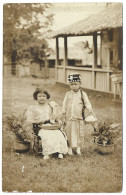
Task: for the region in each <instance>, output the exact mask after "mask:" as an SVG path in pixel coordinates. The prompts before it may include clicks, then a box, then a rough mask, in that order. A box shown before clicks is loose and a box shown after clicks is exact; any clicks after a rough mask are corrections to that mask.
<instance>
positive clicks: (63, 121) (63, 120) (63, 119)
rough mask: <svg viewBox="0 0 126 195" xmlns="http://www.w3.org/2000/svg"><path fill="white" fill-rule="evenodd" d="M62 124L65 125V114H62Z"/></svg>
mask: <svg viewBox="0 0 126 195" xmlns="http://www.w3.org/2000/svg"><path fill="white" fill-rule="evenodd" d="M62 124H63V125H66V114H63V116H62Z"/></svg>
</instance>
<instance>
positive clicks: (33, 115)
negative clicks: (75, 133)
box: [27, 101, 68, 155]
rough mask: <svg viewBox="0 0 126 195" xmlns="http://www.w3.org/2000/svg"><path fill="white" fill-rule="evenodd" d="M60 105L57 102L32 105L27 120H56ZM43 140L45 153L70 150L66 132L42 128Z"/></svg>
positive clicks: (40, 132)
mask: <svg viewBox="0 0 126 195" xmlns="http://www.w3.org/2000/svg"><path fill="white" fill-rule="evenodd" d="M58 110H59V108H58V105H57V104H56V103H55V102H53V101H52V102H50V103H48V104H45V105H42V106H41V105H39V104H37V105H32V106H30V107H29V108H28V110H27V122H29V123H36V122H41V121H47V120H51V121H54V120H55V118H56V115H57V114H58ZM38 135H39V136H40V137H41V140H42V153H43V155H50V154H53V153H57V152H58V153H62V154H66V153H67V152H68V147H67V140H66V136H65V134H64V133H63V132H62V131H60V130H59V129H58V130H45V129H40V131H39V134H38Z"/></svg>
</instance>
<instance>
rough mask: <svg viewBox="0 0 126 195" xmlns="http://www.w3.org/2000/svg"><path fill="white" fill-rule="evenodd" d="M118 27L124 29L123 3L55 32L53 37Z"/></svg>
mask: <svg viewBox="0 0 126 195" xmlns="http://www.w3.org/2000/svg"><path fill="white" fill-rule="evenodd" d="M118 27H122V3H111V4H110V5H108V7H107V8H106V9H105V10H103V11H101V12H99V13H98V14H94V15H91V16H90V17H88V18H86V19H84V20H80V21H78V22H76V23H74V24H72V25H69V26H67V27H65V28H63V29H61V30H58V31H55V32H53V33H52V35H51V37H53V38H55V37H64V36H75V35H78V36H79V35H84V34H92V33H93V32H97V31H101V30H105V29H112V28H118Z"/></svg>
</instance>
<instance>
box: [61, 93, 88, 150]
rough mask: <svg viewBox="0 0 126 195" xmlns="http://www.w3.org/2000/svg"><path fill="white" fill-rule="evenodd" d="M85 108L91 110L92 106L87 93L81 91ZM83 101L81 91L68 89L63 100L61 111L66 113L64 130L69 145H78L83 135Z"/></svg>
mask: <svg viewBox="0 0 126 195" xmlns="http://www.w3.org/2000/svg"><path fill="white" fill-rule="evenodd" d="M82 93H83V97H84V104H85V108H86V109H87V110H88V111H89V112H92V106H91V103H90V101H89V99H88V96H87V94H86V93H85V92H84V91H83V92H82ZM82 108H83V102H82V99H81V91H80V90H78V92H74V91H72V90H70V91H68V92H67V93H66V95H65V98H64V101H63V110H62V112H63V113H65V114H66V126H65V129H64V132H65V133H66V136H67V138H68V143H69V146H70V147H72V148H74V147H79V146H80V145H81V143H82V137H83V136H84V130H85V122H84V120H83V118H82Z"/></svg>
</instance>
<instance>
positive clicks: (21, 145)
mask: <svg viewBox="0 0 126 195" xmlns="http://www.w3.org/2000/svg"><path fill="white" fill-rule="evenodd" d="M24 123H25V115H24V114H20V115H18V116H15V115H11V116H8V117H7V124H8V125H9V128H10V130H11V131H12V132H13V133H14V134H15V135H16V139H15V141H14V149H15V151H17V152H24V151H27V150H29V148H30V141H29V134H28V131H26V129H24V127H23V125H24Z"/></svg>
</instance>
